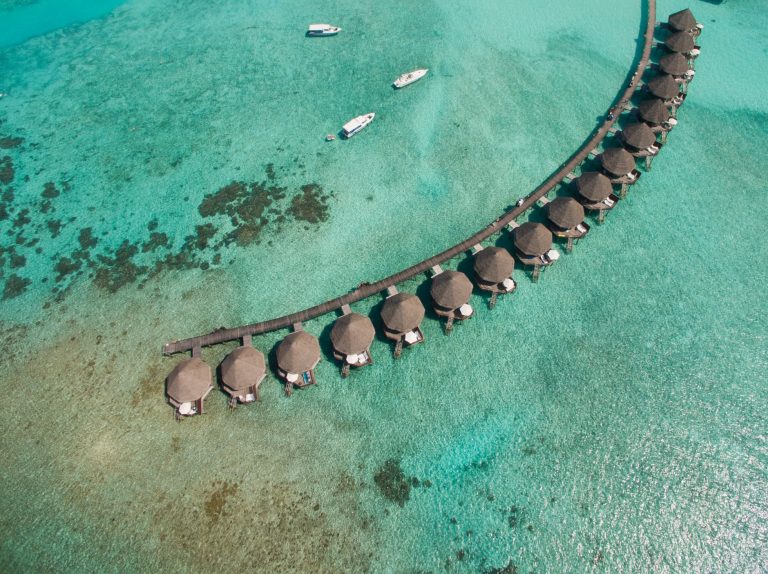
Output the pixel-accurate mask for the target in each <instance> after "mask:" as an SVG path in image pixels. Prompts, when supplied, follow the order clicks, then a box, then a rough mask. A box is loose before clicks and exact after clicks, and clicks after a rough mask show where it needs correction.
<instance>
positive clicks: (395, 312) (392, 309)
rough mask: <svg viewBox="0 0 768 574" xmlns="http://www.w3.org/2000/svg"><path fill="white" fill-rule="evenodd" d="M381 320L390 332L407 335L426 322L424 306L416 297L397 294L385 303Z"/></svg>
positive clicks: (408, 294)
mask: <svg viewBox="0 0 768 574" xmlns="http://www.w3.org/2000/svg"><path fill="white" fill-rule="evenodd" d="M381 320H382V321H384V325H385V326H386V327H387V329H389V330H390V331H394V332H396V333H407V332H408V331H412V330H413V329H415V328H416V327H418V326H419V325H421V322H422V321H423V320H424V305H422V304H421V301H420V300H419V298H418V297H416V295H411V294H410V293H396V294H395V295H392V296H391V297H390V298H388V299H387V300H386V301H384V307H382V309H381Z"/></svg>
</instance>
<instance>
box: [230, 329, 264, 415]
mask: <svg viewBox="0 0 768 574" xmlns="http://www.w3.org/2000/svg"><path fill="white" fill-rule="evenodd" d="M249 339H250V337H249ZM266 376H267V366H266V363H265V362H264V354H263V353H262V352H261V351H259V350H258V349H254V348H253V346H251V345H250V342H248V343H247V344H244V345H243V346H242V347H238V348H237V349H235V350H234V351H232V352H231V353H230V354H229V355H227V358H226V359H224V361H222V363H221V382H222V387H223V389H224V392H226V393H227V394H228V395H229V406H230V408H234V407H236V406H237V404H238V403H252V402H254V401H258V400H259V386H260V385H261V383H262V381H263V380H264V377H266Z"/></svg>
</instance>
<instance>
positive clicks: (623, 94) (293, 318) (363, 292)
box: [163, 0, 656, 355]
mask: <svg viewBox="0 0 768 574" xmlns="http://www.w3.org/2000/svg"><path fill="white" fill-rule="evenodd" d="M646 1H647V5H648V13H647V16H646V18H647V20H646V27H645V32H644V34H643V37H644V45H643V51H642V54H641V57H640V60H639V61H638V63H637V68H636V69H635V72H634V74H633V75H632V76H631V79H630V81H629V83H628V85H627V86H626V88H625V89H623V90H619V92H618V94H617V96H616V98H615V100H614V102H613V103H612V105H611V107H610V109H609V114H608V115H607V116H606V117H605V119H604V120H603V121H602V122H601V123H600V124H599V126H598V127H597V128H596V129H595V130H593V132H592V135H591V137H589V138H587V140H586V141H585V142H584V143H583V144H582V145H581V147H580V148H578V149H577V150H576V151H575V152H574V153H573V154H572V155H571V157H570V158H569V159H568V161H567V162H566V163H564V164H561V166H560V169H558V170H557V171H556V172H555V173H553V174H552V175H550V176H549V178H547V179H546V181H544V182H543V183H542V184H541V185H539V186H538V187H537V188H536V189H535V190H533V192H531V193H530V194H528V195H527V196H526V197H525V199H524V200H523V201H522V202H519V203H518V204H517V205H515V207H513V208H512V209H510V210H508V211H507V212H505V213H504V214H503V215H502V216H501V217H499V218H497V219H496V220H494V221H493V222H492V223H491V224H490V225H488V226H486V227H485V228H483V229H482V230H480V231H478V232H477V233H475V234H474V235H472V236H471V237H468V238H467V239H465V240H464V241H462V242H461V243H458V244H456V245H454V246H453V247H450V248H448V249H446V250H445V251H442V252H440V253H438V254H437V255H433V256H432V257H430V258H429V259H425V260H424V261H421V262H420V263H416V264H415V265H411V266H410V267H408V268H407V269H403V270H402V271H399V272H397V273H395V274H393V275H390V276H389V277H386V278H384V279H381V280H380V281H376V282H375V283H369V284H365V285H361V286H359V287H357V288H356V289H354V290H353V291H351V292H349V293H346V294H344V295H342V296H341V297H337V298H335V299H331V300H330V301H326V302H324V303H321V304H319V305H315V306H314V307H310V308H308V309H304V310H303V311H298V312H296V313H291V314H290V315H283V316H282V317H277V318H275V319H270V320H268V321H261V322H258V323H251V324H250V325H243V326H241V327H233V328H230V329H218V330H216V331H213V332H212V333H208V334H207V335H201V336H199V337H191V338H189V339H182V340H180V341H173V342H170V343H166V344H165V345H163V354H165V355H172V354H175V353H181V352H185V351H189V350H192V349H195V348H197V347H206V346H209V345H216V344H219V343H224V342H226V341H232V340H236V339H241V338H243V337H245V336H248V335H261V334H264V333H268V332H270V331H276V330H279V329H286V328H288V327H290V326H291V325H293V324H295V323H297V322H303V321H308V320H310V319H314V318H316V317H319V316H321V315H325V314H326V313H330V312H331V311H335V310H337V309H340V308H341V307H342V306H343V305H350V304H351V303H356V302H357V301H361V300H363V299H367V298H368V297H371V296H373V295H375V294H377V293H380V292H382V291H385V290H386V289H387V287H389V286H390V285H395V284H397V283H402V282H403V281H406V280H407V279H410V278H412V277H415V276H416V275H418V274H419V273H424V272H426V271H427V270H429V269H430V268H431V267H433V266H434V265H440V264H442V263H445V262H446V261H448V260H450V259H453V258H454V257H456V256H457V255H459V254H461V253H463V252H465V251H469V250H470V249H471V248H472V247H473V246H474V245H477V244H478V243H481V242H482V241H484V240H485V239H488V238H489V237H491V236H492V235H494V234H496V233H499V232H500V231H502V230H503V229H504V227H505V226H506V225H508V224H509V223H510V222H511V221H513V220H514V219H515V218H517V217H518V216H519V215H521V214H523V213H525V211H526V210H528V209H529V208H530V207H532V206H534V204H535V203H536V202H537V201H538V200H539V199H540V198H541V197H543V196H544V195H546V194H547V193H549V191H551V190H552V189H553V188H554V187H555V186H556V185H558V184H559V183H560V182H561V181H562V180H563V179H564V178H565V177H566V176H567V175H568V174H569V173H570V172H571V171H573V169H574V168H575V167H577V166H578V165H579V164H581V162H583V161H584V160H585V159H586V158H587V156H588V155H589V154H590V153H591V152H592V150H594V149H595V148H596V147H597V146H598V145H599V144H600V143H601V142H602V140H603V139H604V138H605V136H606V135H608V133H609V132H610V130H611V128H612V127H613V125H614V123H616V121H617V120H618V117H619V115H620V113H621V106H622V105H623V104H624V103H625V102H626V101H628V100H629V98H630V97H631V95H632V93H633V92H634V91H635V89H636V88H637V85H638V82H639V81H640V79H641V77H642V75H643V72H644V71H645V69H646V67H647V66H648V61H649V59H650V55H651V48H652V47H653V36H654V29H655V25H656V0H646Z"/></svg>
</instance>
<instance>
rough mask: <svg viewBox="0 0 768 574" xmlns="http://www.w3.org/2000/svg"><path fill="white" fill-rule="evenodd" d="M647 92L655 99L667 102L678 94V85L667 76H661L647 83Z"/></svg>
mask: <svg viewBox="0 0 768 574" xmlns="http://www.w3.org/2000/svg"><path fill="white" fill-rule="evenodd" d="M648 91H649V92H651V93H652V94H653V95H654V96H656V97H657V98H661V99H662V100H668V99H670V98H674V97H675V96H676V95H677V94H679V93H680V84H678V83H677V80H675V79H674V78H673V77H672V76H670V75H669V74H661V75H659V76H656V77H655V78H653V79H652V80H651V81H649V82H648Z"/></svg>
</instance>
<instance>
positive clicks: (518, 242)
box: [515, 221, 552, 256]
mask: <svg viewBox="0 0 768 574" xmlns="http://www.w3.org/2000/svg"><path fill="white" fill-rule="evenodd" d="M515 247H516V248H517V249H519V250H520V251H521V252H523V253H525V254H526V255H531V256H536V255H543V254H544V253H546V252H547V251H549V250H550V249H551V247H552V232H551V231H550V230H549V229H547V228H546V227H544V226H543V225H542V224H541V223H533V222H531V221H526V222H525V223H523V224H522V225H521V226H520V227H518V228H517V229H515Z"/></svg>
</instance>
